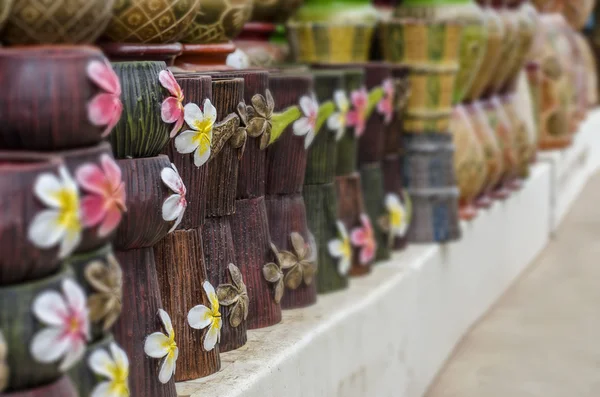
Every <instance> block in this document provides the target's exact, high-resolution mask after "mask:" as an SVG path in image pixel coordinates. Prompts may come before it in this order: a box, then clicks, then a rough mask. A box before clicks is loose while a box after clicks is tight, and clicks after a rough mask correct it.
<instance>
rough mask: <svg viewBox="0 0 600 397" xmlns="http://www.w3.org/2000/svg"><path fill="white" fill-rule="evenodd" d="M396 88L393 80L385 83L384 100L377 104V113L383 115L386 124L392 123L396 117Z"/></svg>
mask: <svg viewBox="0 0 600 397" xmlns="http://www.w3.org/2000/svg"><path fill="white" fill-rule="evenodd" d="M395 95H396V94H395V87H394V82H393V81H392V79H387V80H385V81H384V82H383V98H381V101H379V103H378V104H377V111H378V112H379V113H380V114H382V115H383V117H384V121H385V123H386V124H389V123H391V122H392V118H393V117H394V97H395Z"/></svg>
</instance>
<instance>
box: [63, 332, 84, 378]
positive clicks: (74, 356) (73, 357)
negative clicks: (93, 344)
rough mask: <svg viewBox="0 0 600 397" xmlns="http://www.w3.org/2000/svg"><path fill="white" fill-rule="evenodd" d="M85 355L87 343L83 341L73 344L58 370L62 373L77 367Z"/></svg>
mask: <svg viewBox="0 0 600 397" xmlns="http://www.w3.org/2000/svg"><path fill="white" fill-rule="evenodd" d="M84 355H85V343H84V342H83V341H82V340H76V341H73V343H71V346H70V348H69V350H67V354H65V358H64V359H63V361H62V362H61V363H60V365H59V367H58V369H59V370H60V371H61V372H67V371H68V370H70V369H71V368H73V367H74V366H75V364H77V363H78V362H79V361H80V360H81V359H82V358H83V356H84Z"/></svg>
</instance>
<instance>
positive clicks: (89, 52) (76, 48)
mask: <svg viewBox="0 0 600 397" xmlns="http://www.w3.org/2000/svg"><path fill="white" fill-rule="evenodd" d="M93 56H98V57H102V58H104V54H103V53H102V51H101V50H100V49H99V48H98V47H94V46H91V45H69V44H59V45H48V44H43V45H34V46H13V47H5V48H2V49H0V58H6V57H11V58H24V59H29V58H44V59H64V60H67V61H68V60H71V59H73V58H90V57H93Z"/></svg>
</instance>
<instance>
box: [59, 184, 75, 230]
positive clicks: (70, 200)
mask: <svg viewBox="0 0 600 397" xmlns="http://www.w3.org/2000/svg"><path fill="white" fill-rule="evenodd" d="M56 198H57V200H58V202H59V206H60V214H59V216H58V223H59V225H61V226H63V227H65V228H66V229H67V230H68V231H70V232H76V231H79V230H80V229H81V224H80V222H79V196H78V195H77V191H76V190H74V189H61V190H60V191H58V193H56Z"/></svg>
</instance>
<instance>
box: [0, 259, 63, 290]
mask: <svg viewBox="0 0 600 397" xmlns="http://www.w3.org/2000/svg"><path fill="white" fill-rule="evenodd" d="M68 276H71V277H72V278H73V279H74V277H73V271H72V269H71V267H70V266H69V265H68V264H66V263H63V264H62V265H60V266H59V267H58V270H57V272H56V273H54V274H51V275H49V276H46V277H43V278H37V279H35V280H29V281H24V282H19V283H17V284H9V285H4V286H0V297H1V296H3V295H4V294H5V293H11V292H13V293H14V291H18V290H20V289H21V288H23V287H39V286H42V285H46V284H51V283H53V282H56V281H60V280H61V279H65V278H67V277H68Z"/></svg>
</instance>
